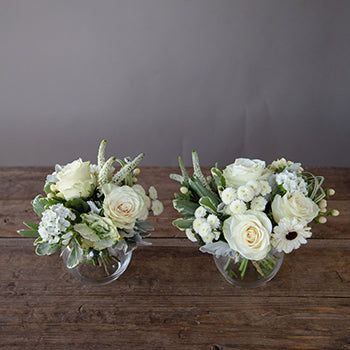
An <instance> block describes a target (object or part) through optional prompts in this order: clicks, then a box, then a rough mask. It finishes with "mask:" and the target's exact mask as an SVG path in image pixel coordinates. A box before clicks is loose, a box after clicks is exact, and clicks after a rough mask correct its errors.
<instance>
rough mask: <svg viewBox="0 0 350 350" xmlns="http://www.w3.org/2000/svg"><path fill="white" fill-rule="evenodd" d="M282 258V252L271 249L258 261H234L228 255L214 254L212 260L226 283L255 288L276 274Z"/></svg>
mask: <svg viewBox="0 0 350 350" xmlns="http://www.w3.org/2000/svg"><path fill="white" fill-rule="evenodd" d="M283 258H284V253H283V252H282V253H279V252H277V251H276V250H275V249H272V250H271V251H270V252H269V254H268V255H267V256H266V258H265V259H263V260H260V261H252V260H241V261H239V262H235V260H234V259H232V258H230V257H228V256H220V257H215V256H214V261H215V264H216V267H217V268H218V270H219V271H220V272H221V274H222V275H223V276H224V278H225V279H226V281H227V282H228V283H230V284H232V285H234V286H237V287H241V288H256V287H260V286H263V285H265V284H266V283H267V282H268V281H270V280H271V279H272V278H273V277H274V276H275V275H276V274H277V272H278V271H279V269H280V268H281V266H282V263H283Z"/></svg>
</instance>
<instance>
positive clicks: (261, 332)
mask: <svg viewBox="0 0 350 350" xmlns="http://www.w3.org/2000/svg"><path fill="white" fill-rule="evenodd" d="M173 170H174V169H170V168H162V169H156V168H146V169H144V170H143V173H142V177H141V178H142V183H143V184H146V185H150V184H156V185H157V187H158V189H159V195H160V198H161V199H162V200H164V202H165V205H166V210H165V213H164V215H163V217H161V218H158V219H156V220H155V221H154V224H155V225H156V231H155V232H154V234H153V238H152V243H153V246H151V247H147V248H140V249H138V250H137V251H136V252H135V253H134V256H133V259H132V262H131V265H130V266H129V268H128V270H127V271H126V272H125V274H123V276H122V277H121V278H120V279H119V280H118V281H117V282H115V283H112V284H110V285H107V286H102V287H94V286H86V285H81V284H79V283H78V282H77V281H76V280H74V279H73V277H71V275H70V274H69V273H68V272H67V270H66V269H65V268H64V266H63V263H62V261H61V259H60V258H59V257H58V256H52V257H37V256H35V254H34V253H33V246H32V240H31V239H26V238H21V237H18V236H17V235H16V234H15V230H16V229H18V228H19V226H20V224H21V222H22V221H24V220H33V219H35V216H34V215H33V214H32V212H31V208H30V199H31V198H32V197H33V196H34V195H35V194H36V193H38V192H40V191H41V188H42V182H43V180H44V178H45V175H46V173H48V172H49V170H48V169H47V168H31V169H29V170H28V169H24V168H22V169H20V168H5V169H0V247H1V248H2V249H1V254H0V267H1V270H0V349H21V350H22V349H47V348H52V349H127V350H129V349H212V350H214V349H215V350H217V349H224V350H227V349H237V350H238V349H242V350H245V349H248V350H249V349H254V350H255V349H257V350H259V349H273V350H284V349H315V350H316V349H330V350H331V349H332V350H333V349H334V350H337V349H350V240H349V233H350V231H349V229H348V227H349V223H350V222H349V221H350V217H349V216H350V215H349V214H350V182H349V179H350V169H322V168H321V169H316V171H318V173H319V174H322V175H325V176H327V185H328V186H330V187H334V188H335V189H336V190H337V194H336V196H335V197H334V200H332V201H331V203H330V205H331V206H334V207H337V208H338V209H340V211H341V213H342V215H341V216H340V217H338V218H337V219H335V218H334V219H331V220H330V222H329V223H328V224H327V225H318V226H316V227H315V228H314V237H313V238H314V239H312V240H311V241H310V243H309V244H308V245H307V246H306V247H303V248H302V249H299V250H298V251H296V252H294V253H293V254H290V255H289V256H287V257H286V259H285V261H284V263H283V266H282V268H281V270H280V271H279V273H278V275H277V276H276V277H275V279H274V280H272V281H271V282H269V284H268V285H267V286H266V287H263V288H259V289H254V290H242V289H237V288H233V287H231V286H230V285H228V284H227V283H226V282H225V281H224V279H223V278H222V277H221V276H220V274H219V272H218V271H217V270H216V267H215V265H214V262H213V261H212V258H211V256H209V255H206V254H202V253H200V252H198V249H197V247H196V246H195V245H193V244H191V242H189V241H188V240H185V239H182V237H183V235H182V233H181V232H177V231H176V230H175V229H174V228H173V227H172V226H171V223H170V221H171V220H172V219H173V218H174V217H175V216H176V213H175V211H174V210H173V209H172V208H171V201H170V198H171V196H172V194H173V192H174V191H176V190H177V188H178V186H177V184H176V183H173V182H171V181H170V180H168V174H169V172H171V171H173ZM313 170H314V171H315V169H313Z"/></svg>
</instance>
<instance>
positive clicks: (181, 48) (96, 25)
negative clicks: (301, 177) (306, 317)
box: [0, 0, 350, 166]
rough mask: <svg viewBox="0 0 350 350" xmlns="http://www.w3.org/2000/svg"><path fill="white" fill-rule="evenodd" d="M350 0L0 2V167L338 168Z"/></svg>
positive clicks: (343, 145)
mask: <svg viewBox="0 0 350 350" xmlns="http://www.w3.org/2000/svg"><path fill="white" fill-rule="evenodd" d="M349 39H350V1H340V0H329V1H320V0H308V1H296V0H289V1H286V0H275V1H273V0H271V1H270V0H264V1H263V0H125V1H116V0H115V1H112V0H95V1H92V0H60V1H56V0H52V1H48V0H47V1H44V0H22V1H18V0H1V1H0V118H1V119H0V120H1V124H0V165H31V164H32V165H45V164H53V163H55V162H58V163H64V162H67V161H69V160H72V159H74V158H76V157H78V156H79V155H81V156H82V157H84V158H86V159H89V158H92V159H94V157H95V153H96V147H97V143H98V140H99V139H100V138H108V139H109V141H110V148H109V150H110V152H114V153H116V154H117V155H119V156H123V155H129V154H130V155H135V154H136V153H137V152H139V151H145V152H146V153H147V158H146V161H145V164H153V165H175V163H176V156H177V155H178V154H185V155H186V158H187V159H189V158H188V156H189V154H190V151H191V149H192V148H197V149H198V150H199V151H200V155H201V158H202V161H203V163H206V164H210V163H212V162H214V161H216V160H218V161H219V162H220V163H221V164H223V163H226V162H229V161H231V160H233V158H234V157H238V156H249V157H260V158H265V159H267V160H271V159H272V158H274V157H277V156H280V155H285V156H287V157H289V158H291V159H295V160H301V161H303V162H304V163H306V164H309V165H339V166H349V165H350V157H349V154H348V152H349V149H350V141H349V133H350V120H349V114H350V98H349V94H350V40H349Z"/></svg>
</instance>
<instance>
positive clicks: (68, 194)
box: [56, 159, 97, 200]
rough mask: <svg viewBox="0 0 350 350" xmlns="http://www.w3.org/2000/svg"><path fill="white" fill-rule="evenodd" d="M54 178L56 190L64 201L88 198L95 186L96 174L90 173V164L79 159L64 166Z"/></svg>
mask: <svg viewBox="0 0 350 350" xmlns="http://www.w3.org/2000/svg"><path fill="white" fill-rule="evenodd" d="M56 177H57V180H58V181H57V182H56V188H57V190H58V191H59V193H60V194H61V196H62V197H63V198H64V199H66V200H70V199H74V198H88V197H89V196H90V195H91V194H92V193H93V191H94V190H95V188H96V185H97V178H96V174H94V173H91V169H90V162H83V161H82V160H81V159H78V160H75V161H74V162H72V163H69V164H67V165H65V166H64V167H63V168H62V169H61V170H60V171H59V172H58V173H57V175H56Z"/></svg>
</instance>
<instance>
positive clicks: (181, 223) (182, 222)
mask: <svg viewBox="0 0 350 350" xmlns="http://www.w3.org/2000/svg"><path fill="white" fill-rule="evenodd" d="M193 220H194V218H188V219H182V218H179V219H176V220H174V221H173V222H172V224H173V225H174V226H175V227H177V228H178V229H179V230H181V231H184V230H185V229H186V228H191V227H192V223H193Z"/></svg>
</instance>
